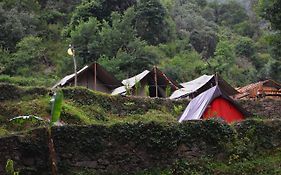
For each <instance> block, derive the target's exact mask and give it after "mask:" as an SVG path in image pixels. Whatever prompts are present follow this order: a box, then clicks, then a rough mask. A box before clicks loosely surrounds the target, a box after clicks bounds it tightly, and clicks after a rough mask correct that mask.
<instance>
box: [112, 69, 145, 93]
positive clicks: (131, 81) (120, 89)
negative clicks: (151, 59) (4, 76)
mask: <svg viewBox="0 0 281 175" xmlns="http://www.w3.org/2000/svg"><path fill="white" fill-rule="evenodd" d="M149 73H150V72H149V71H148V70H145V71H143V72H142V73H140V74H138V75H136V76H134V77H131V78H128V79H125V80H123V81H122V84H123V85H124V86H121V87H118V88H116V89H114V90H113V92H112V93H111V95H119V94H121V95H122V94H124V93H126V87H127V88H129V89H131V88H132V87H134V86H135V84H136V83H137V82H139V81H141V80H142V79H143V78H144V77H145V76H146V75H147V74H149Z"/></svg>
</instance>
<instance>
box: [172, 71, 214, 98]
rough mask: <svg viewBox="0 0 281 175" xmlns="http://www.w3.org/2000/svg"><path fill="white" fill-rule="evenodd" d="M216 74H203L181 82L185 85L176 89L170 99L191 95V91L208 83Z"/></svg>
mask: <svg viewBox="0 0 281 175" xmlns="http://www.w3.org/2000/svg"><path fill="white" fill-rule="evenodd" d="M213 77H214V75H202V76H201V77H198V78H196V79H195V80H192V81H189V82H186V83H181V84H180V85H182V86H183V88H181V89H178V90H176V91H175V92H174V93H173V94H172V95H171V96H170V99H177V98H180V97H182V96H186V95H189V94H191V93H194V92H196V91H197V90H198V89H199V88H201V87H202V86H204V85H205V84H206V83H208V82H209V81H210V80H211V79H212V78H213Z"/></svg>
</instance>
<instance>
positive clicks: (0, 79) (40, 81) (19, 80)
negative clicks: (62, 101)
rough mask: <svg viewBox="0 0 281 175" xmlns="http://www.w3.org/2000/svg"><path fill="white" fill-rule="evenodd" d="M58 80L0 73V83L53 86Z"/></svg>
mask: <svg viewBox="0 0 281 175" xmlns="http://www.w3.org/2000/svg"><path fill="white" fill-rule="evenodd" d="M56 81H57V80H55V79H50V78H47V77H22V76H14V77H11V76H9V75H0V83H9V84H13V85H18V86H45V87H52V85H54V84H55V82H56Z"/></svg>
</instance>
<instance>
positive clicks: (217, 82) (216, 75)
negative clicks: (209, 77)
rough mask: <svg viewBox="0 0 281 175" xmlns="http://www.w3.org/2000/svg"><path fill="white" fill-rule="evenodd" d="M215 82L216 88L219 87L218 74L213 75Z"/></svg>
mask: <svg viewBox="0 0 281 175" xmlns="http://www.w3.org/2000/svg"><path fill="white" fill-rule="evenodd" d="M215 81H216V86H218V85H219V80H218V73H217V72H216V74H215Z"/></svg>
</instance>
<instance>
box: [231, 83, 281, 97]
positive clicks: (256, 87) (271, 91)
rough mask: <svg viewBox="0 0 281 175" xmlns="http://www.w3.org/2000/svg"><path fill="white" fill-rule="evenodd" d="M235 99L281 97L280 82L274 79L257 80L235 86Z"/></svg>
mask: <svg viewBox="0 0 281 175" xmlns="http://www.w3.org/2000/svg"><path fill="white" fill-rule="evenodd" d="M237 90H238V91H239V93H240V94H238V95H236V96H235V98H237V99H257V98H281V84H280V83H278V82H276V81H274V80H265V81H259V82H257V83H252V84H249V85H247V86H244V87H241V88H237Z"/></svg>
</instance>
